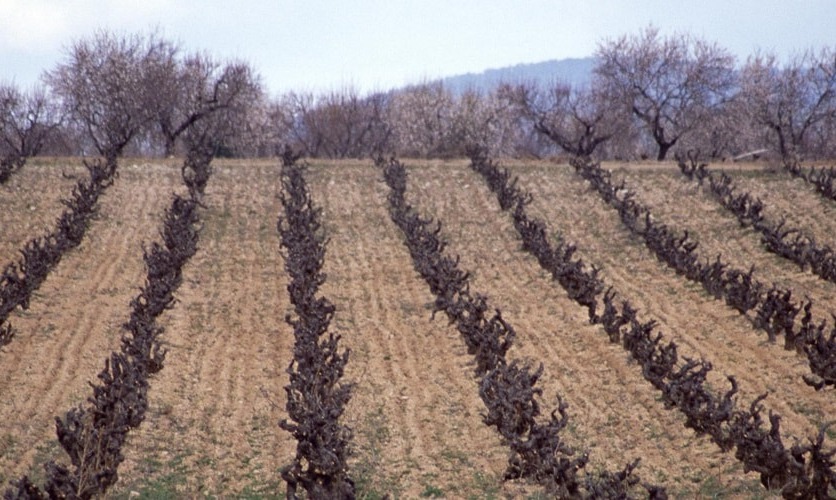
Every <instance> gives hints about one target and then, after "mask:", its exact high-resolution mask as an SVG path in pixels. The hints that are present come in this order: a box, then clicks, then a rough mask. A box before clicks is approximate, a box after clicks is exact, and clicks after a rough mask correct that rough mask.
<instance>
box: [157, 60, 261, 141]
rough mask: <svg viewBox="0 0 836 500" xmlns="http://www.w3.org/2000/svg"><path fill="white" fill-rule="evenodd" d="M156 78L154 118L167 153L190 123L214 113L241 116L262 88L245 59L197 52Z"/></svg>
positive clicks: (258, 95)
mask: <svg viewBox="0 0 836 500" xmlns="http://www.w3.org/2000/svg"><path fill="white" fill-rule="evenodd" d="M166 75H168V76H167V77H166ZM155 81H157V82H159V86H158V89H159V90H160V91H159V92H158V94H157V95H158V98H159V99H160V101H161V102H159V103H158V105H156V106H155V109H156V110H157V116H156V117H155V118H154V120H155V121H156V123H157V124H158V125H159V132H160V133H161V134H162V136H163V140H164V147H165V154H166V156H172V155H174V153H175V146H176V142H177V139H178V138H179V137H180V136H181V135H182V134H183V133H184V132H185V131H186V130H187V129H188V128H189V127H191V126H193V125H194V124H195V123H197V122H199V121H201V120H203V119H206V118H207V117H208V116H210V115H211V114H213V113H219V112H220V113H221V114H226V117H227V118H230V117H231V116H232V115H239V116H238V117H239V118H240V114H241V113H242V112H245V110H246V109H248V107H249V105H250V104H252V103H253V102H255V101H257V100H258V99H259V97H260V94H261V92H262V90H261V88H260V83H259V81H258V78H257V77H256V76H255V73H254V71H253V70H252V68H251V67H250V66H249V65H248V64H247V63H245V62H242V61H234V62H229V63H226V64H221V63H219V62H217V61H215V60H214V59H212V57H210V56H209V55H207V54H199V53H196V54H192V55H189V56H187V57H185V58H184V59H183V60H182V61H178V62H177V64H176V65H175V67H174V68H173V69H172V70H170V71H166V72H165V74H161V75H160V77H159V78H155ZM223 112H225V113H223Z"/></svg>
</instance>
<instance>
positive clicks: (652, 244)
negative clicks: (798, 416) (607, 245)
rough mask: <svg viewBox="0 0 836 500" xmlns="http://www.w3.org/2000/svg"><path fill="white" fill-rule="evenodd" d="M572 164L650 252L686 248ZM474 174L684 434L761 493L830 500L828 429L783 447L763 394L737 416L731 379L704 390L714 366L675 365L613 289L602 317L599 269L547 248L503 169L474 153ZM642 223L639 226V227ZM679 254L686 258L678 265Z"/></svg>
mask: <svg viewBox="0 0 836 500" xmlns="http://www.w3.org/2000/svg"><path fill="white" fill-rule="evenodd" d="M574 165H575V166H576V168H577V169H578V171H579V172H580V173H581V175H584V177H585V178H587V179H591V180H592V183H593V186H595V187H596V189H597V190H598V191H599V193H601V194H602V195H603V196H606V198H605V199H606V200H607V201H608V202H610V203H615V204H616V205H617V208H618V210H619V213H620V214H621V216H622V220H624V221H625V225H628V227H630V228H631V229H633V230H634V231H635V232H637V233H638V234H640V235H641V236H642V237H643V238H644V240H645V241H646V242H647V244H648V247H649V248H651V249H657V250H654V251H656V252H657V255H660V254H661V255H662V256H665V255H668V252H671V251H672V250H676V249H682V248H683V243H685V242H686V240H687V235H685V237H682V238H674V237H673V236H672V235H671V233H670V231H668V230H667V228H665V227H664V226H659V225H657V224H655V223H653V222H652V218H651V217H650V215H649V213H648V211H647V209H644V208H643V207H640V206H639V205H637V204H636V202H634V201H633V200H632V194H631V193H629V191H626V190H625V189H624V186H623V185H622V186H613V185H612V184H611V183H610V182H609V180H610V176H609V175H608V173H604V172H605V171H603V170H602V169H600V167H598V166H597V165H593V164H591V163H588V162H585V161H583V160H575V161H574ZM471 167H472V168H473V169H474V170H475V171H477V172H478V173H480V174H481V175H482V176H483V177H484V178H485V180H486V182H487V184H488V186H489V187H490V188H491V190H492V191H494V193H496V195H497V198H498V201H499V203H500V206H501V207H502V208H503V210H506V211H512V216H513V220H514V226H515V228H516V229H517V231H518V233H519V236H520V238H521V240H522V247H523V249H524V250H526V251H528V252H530V253H531V254H533V255H534V256H535V257H536V258H537V260H538V262H540V264H541V266H543V267H544V268H545V269H546V270H547V271H549V272H550V273H551V275H552V277H553V278H554V279H555V280H556V281H557V282H558V283H560V284H561V286H563V287H564V288H565V289H566V291H567V293H568V294H569V296H570V297H571V298H573V299H574V300H575V301H577V302H578V303H579V304H580V305H582V306H584V307H586V308H587V309H588V310H589V317H590V321H591V322H592V323H595V324H601V326H602V328H603V329H604V331H605V332H606V334H607V335H608V337H609V339H610V341H612V342H614V343H621V344H622V346H623V347H624V348H625V349H626V350H627V351H628V352H630V354H631V356H632V357H633V359H635V360H636V361H637V362H638V363H639V364H640V366H641V367H642V372H643V375H644V377H645V379H646V380H647V381H648V382H650V383H651V384H652V385H653V386H654V387H655V388H656V389H658V390H659V391H660V392H661V393H662V400H663V401H664V403H665V405H666V406H669V407H675V408H678V409H679V410H680V411H681V412H682V413H683V414H684V415H685V417H686V425H687V426H688V427H689V428H691V429H693V430H694V431H695V432H697V433H698V434H701V435H707V436H709V437H710V438H711V440H712V441H713V442H714V443H715V444H716V445H717V446H718V447H720V449H722V450H723V451H732V450H734V453H735V457H736V458H737V459H738V460H740V461H741V462H742V463H743V465H744V469H745V470H746V471H747V472H748V471H755V472H758V473H759V474H760V477H761V483H762V484H763V485H764V486H765V487H766V488H768V489H770V490H779V491H781V493H782V494H783V495H784V496H785V497H787V498H828V496H829V495H830V494H831V491H832V487H833V485H836V470H834V466H836V462H834V460H833V457H834V455H836V449H833V450H827V449H825V446H824V439H825V434H826V429H827V426H826V425H825V426H823V427H822V428H821V429H820V431H819V433H818V435H817V436H816V437H814V438H811V439H810V440H809V442H808V443H807V444H803V445H802V444H795V445H793V446H791V447H787V446H786V445H785V444H784V443H783V441H782V439H781V435H780V416H779V415H777V414H774V413H771V412H770V415H769V424H768V427H767V426H766V423H765V421H764V416H763V415H762V414H761V412H762V406H761V405H760V402H761V401H762V400H763V399H764V398H765V397H766V395H762V396H760V397H758V398H756V399H755V400H754V401H753V402H752V403H751V404H750V405H749V408H748V409H741V408H740V407H739V405H738V404H737V398H736V397H735V394H736V393H737V382H736V381H735V379H734V378H733V377H729V382H730V385H731V387H730V388H729V389H728V391H727V392H725V393H724V394H722V395H720V394H717V393H714V392H713V391H712V390H711V389H710V388H709V387H708V385H707V384H706V376H707V374H708V372H709V371H710V370H711V369H712V364H711V362H710V361H707V360H705V359H701V360H694V359H688V358H685V359H684V362H680V360H679V356H678V354H677V346H676V344H675V343H674V342H666V341H664V338H663V336H662V334H660V333H656V332H655V327H656V324H655V322H654V321H649V322H645V323H642V322H641V321H639V319H638V313H637V311H636V309H635V308H633V307H632V306H631V305H630V303H629V302H628V301H626V300H624V301H622V304H621V307H620V309H619V307H618V305H617V304H616V302H615V300H614V299H615V297H616V296H617V294H616V292H615V291H614V290H613V289H612V287H609V288H607V289H606V291H605V292H604V295H603V297H602V300H601V302H603V307H602V309H603V310H602V312H601V313H600V315H599V314H598V313H597V311H598V309H599V308H600V307H599V306H600V304H597V298H596V297H597V296H598V295H600V293H601V292H602V291H603V290H604V288H605V286H606V285H605V284H604V283H603V281H602V280H601V279H600V278H598V276H597V274H598V271H597V269H595V268H594V267H589V266H585V265H584V264H583V262H582V261H580V260H573V259H572V255H573V253H574V252H575V250H576V247H575V246H574V245H570V244H567V243H565V242H564V241H563V240H562V239H560V238H558V242H557V244H556V245H555V246H552V245H551V244H550V243H549V241H548V237H547V234H548V229H547V226H546V223H545V222H543V221H542V220H539V219H532V218H530V217H529V216H528V215H527V214H526V210H525V207H526V205H527V204H529V203H530V201H531V195H530V194H529V193H527V192H525V191H523V190H522V189H521V188H519V187H517V185H516V184H517V181H516V179H511V176H510V174H509V172H508V171H507V170H501V169H499V168H498V167H497V166H496V165H495V164H494V163H493V162H492V161H491V160H490V159H489V158H488V157H487V156H486V155H484V154H483V152H482V151H480V150H478V149H477V150H473V151H471ZM596 183H597V185H596ZM624 200H627V201H626V202H625V201H624ZM642 220H643V221H644V222H645V225H644V226H640V225H639V224H638V221H642ZM639 228H641V229H639ZM694 248H695V245H687V249H690V250H686V251H685V252H684V253H682V252H680V253H677V252H671V257H672V258H670V259H669V260H671V261H674V262H686V263H691V265H698V263H697V262H696V258H695V257H693V256H692V254H691V252H692V251H693V249H694ZM683 255H684V256H685V257H687V258H684V259H683V258H681V257H683ZM666 261H667V260H666ZM697 269H699V268H697ZM697 274H699V273H697ZM832 358H833V357H832V356H830V359H831V362H832Z"/></svg>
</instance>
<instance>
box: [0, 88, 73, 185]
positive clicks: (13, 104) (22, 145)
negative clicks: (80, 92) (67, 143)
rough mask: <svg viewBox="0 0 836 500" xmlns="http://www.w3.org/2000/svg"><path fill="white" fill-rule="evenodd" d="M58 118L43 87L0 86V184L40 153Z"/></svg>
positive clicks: (57, 123)
mask: <svg viewBox="0 0 836 500" xmlns="http://www.w3.org/2000/svg"><path fill="white" fill-rule="evenodd" d="M60 123H61V118H60V116H59V113H58V110H57V109H56V106H55V105H54V103H53V102H52V101H51V100H50V99H49V96H48V94H47V93H46V90H45V89H44V88H43V87H34V88H32V89H31V90H29V91H28V92H23V91H21V90H20V89H18V88H17V87H16V86H15V85H13V84H4V85H0V183H2V182H5V181H6V180H7V179H8V177H9V176H10V175H11V174H12V173H13V172H15V171H16V170H18V169H20V168H21V167H23V165H24V163H25V162H26V158H29V157H31V156H35V155H37V154H38V153H40V152H41V150H42V149H43V148H44V145H45V144H46V142H47V140H48V139H49V136H50V134H51V133H52V132H53V131H54V130H55V129H56V128H57V127H58V126H59V124H60Z"/></svg>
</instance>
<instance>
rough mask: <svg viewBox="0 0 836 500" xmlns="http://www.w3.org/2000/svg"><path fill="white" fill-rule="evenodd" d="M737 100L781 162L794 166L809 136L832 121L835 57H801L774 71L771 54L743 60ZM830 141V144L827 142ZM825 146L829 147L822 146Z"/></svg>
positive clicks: (821, 54) (827, 53)
mask: <svg viewBox="0 0 836 500" xmlns="http://www.w3.org/2000/svg"><path fill="white" fill-rule="evenodd" d="M740 82H741V91H740V96H741V100H742V102H743V103H745V106H746V109H747V110H748V112H749V116H750V117H751V119H752V121H753V122H754V123H755V124H756V125H757V126H761V127H764V128H766V129H767V131H768V134H767V137H766V138H767V140H768V141H769V142H771V143H772V144H773V146H774V147H776V149H777V151H778V153H779V154H780V155H781V157H782V158H784V160H785V161H790V162H792V161H795V159H796V158H797V156H798V155H800V154H802V153H803V152H804V149H805V146H806V141H807V140H808V138H810V137H811V136H812V135H815V134H820V133H822V132H823V131H827V130H832V122H833V121H834V119H836V51H834V50H833V49H829V48H826V49H823V50H821V51H820V52H819V53H818V54H816V53H814V52H812V51H806V52H804V53H802V54H801V55H799V56H797V57H795V58H793V59H792V60H791V61H790V62H789V63H787V64H785V65H780V64H779V63H778V61H777V59H776V57H775V56H774V55H772V54H767V55H763V54H757V55H754V56H752V57H750V58H749V60H748V61H747V62H746V65H745V66H744V67H743V70H742V72H741V78H740ZM830 139H831V140H832V138H830ZM825 142H830V141H825Z"/></svg>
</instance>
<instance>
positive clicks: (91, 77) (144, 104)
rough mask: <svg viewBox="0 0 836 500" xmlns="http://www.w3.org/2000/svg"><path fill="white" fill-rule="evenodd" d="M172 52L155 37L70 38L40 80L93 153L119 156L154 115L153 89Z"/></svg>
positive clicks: (100, 33) (169, 63)
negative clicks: (83, 134) (78, 127)
mask: <svg viewBox="0 0 836 500" xmlns="http://www.w3.org/2000/svg"><path fill="white" fill-rule="evenodd" d="M176 52H177V49H176V47H175V46H174V45H172V44H171V43H170V42H168V41H166V40H164V39H162V38H160V37H159V36H158V35H156V34H153V33H152V34H150V35H147V36H144V35H137V34H134V35H123V36H118V35H116V34H114V33H111V32H108V31H98V32H97V33H96V34H94V35H93V36H92V37H90V38H85V39H80V40H76V41H75V42H74V43H73V44H72V45H71V46H70V48H69V50H68V56H67V59H66V60H65V61H64V62H62V63H61V64H59V65H58V66H57V67H56V68H55V69H53V70H52V71H49V72H47V74H46V77H45V79H46V81H47V83H48V84H49V86H50V87H51V88H52V90H53V92H54V93H55V95H57V96H58V97H59V98H60V99H61V101H62V104H63V106H64V107H65V110H66V112H67V113H68V115H69V117H70V118H71V119H73V120H75V121H77V122H78V123H79V124H80V125H81V126H82V127H83V128H84V129H85V130H86V132H87V134H88V136H89V137H90V139H91V141H92V143H93V146H94V147H95V148H96V150H97V151H98V152H99V154H101V155H103V156H105V157H107V158H116V157H118V156H121V154H122V152H123V150H124V148H125V146H127V145H128V143H129V142H131V140H132V139H133V138H134V137H135V136H136V135H137V134H139V133H140V131H141V130H142V129H143V127H145V126H146V125H147V124H148V123H149V122H150V121H151V120H152V119H153V118H154V117H155V116H156V114H157V112H156V109H157V106H158V105H159V103H160V100H159V99H158V95H159V94H158V92H157V90H158V87H159V85H160V84H161V82H165V80H166V76H165V75H167V73H166V72H165V70H166V68H172V67H174V63H173V59H174V58H175V55H176Z"/></svg>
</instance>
